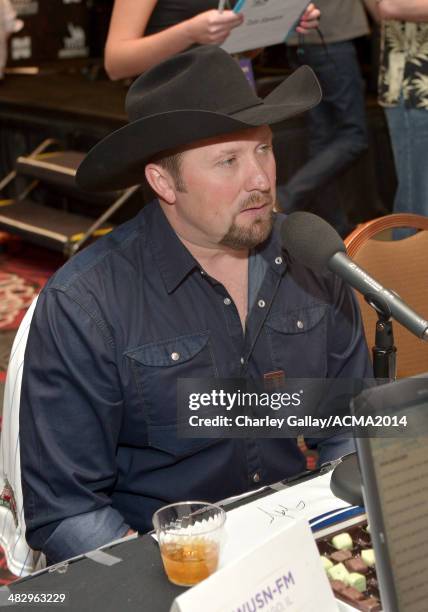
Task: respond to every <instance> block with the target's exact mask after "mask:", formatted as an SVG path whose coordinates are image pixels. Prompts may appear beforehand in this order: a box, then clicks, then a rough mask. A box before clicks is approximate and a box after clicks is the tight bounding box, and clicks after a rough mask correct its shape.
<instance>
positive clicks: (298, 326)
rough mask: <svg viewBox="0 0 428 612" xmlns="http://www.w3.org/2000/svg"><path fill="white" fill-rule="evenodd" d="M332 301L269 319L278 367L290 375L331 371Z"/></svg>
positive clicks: (318, 375)
mask: <svg viewBox="0 0 428 612" xmlns="http://www.w3.org/2000/svg"><path fill="white" fill-rule="evenodd" d="M328 308H329V306H328V304H315V305H313V306H307V307H305V308H299V309H298V310H293V311H290V312H285V313H284V314H281V313H278V312H277V313H275V314H273V315H272V316H271V317H269V318H268V320H267V321H266V328H267V335H268V342H269V347H270V351H271V357H272V361H273V364H274V368H276V369H278V370H284V372H285V375H286V376H287V378H323V377H324V376H326V373H327V316H326V314H327V311H328Z"/></svg>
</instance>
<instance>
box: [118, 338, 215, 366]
mask: <svg viewBox="0 0 428 612" xmlns="http://www.w3.org/2000/svg"><path fill="white" fill-rule="evenodd" d="M209 336H210V333H209V331H206V332H200V333H198V334H190V335H188V336H179V337H178V338H172V339H170V340H163V341H161V342H151V343H150V344H143V345H142V346H139V347H138V348H136V349H133V350H131V351H128V352H127V356H128V357H129V358H130V359H133V360H134V361H137V362H139V363H141V364H143V365H145V366H153V367H167V366H175V365H179V364H181V363H185V362H186V361H189V359H193V357H195V356H196V355H197V354H198V353H200V351H202V349H203V348H204V347H205V346H206V345H207V343H208V340H209Z"/></svg>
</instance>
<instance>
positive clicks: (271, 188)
mask: <svg viewBox="0 0 428 612" xmlns="http://www.w3.org/2000/svg"><path fill="white" fill-rule="evenodd" d="M181 176H182V183H183V186H184V187H185V191H178V190H176V191H175V202H174V204H173V205H172V206H168V205H165V204H164V205H163V208H164V210H165V212H166V214H167V217H168V219H169V220H170V223H171V224H172V226H173V227H174V229H175V231H176V232H177V234H178V235H179V236H180V237H181V238H183V239H185V240H187V241H189V242H191V243H193V244H196V245H198V246H202V247H208V248H218V247H219V246H220V245H223V246H225V247H229V248H232V249H236V250H241V249H249V248H252V247H254V246H256V245H257V244H259V243H261V242H263V241H264V240H266V238H267V237H268V236H269V234H270V232H271V229H272V223H273V206H274V202H275V181H276V166H275V159H274V155H273V151H272V132H271V130H270V128H269V127H268V126H261V127H257V128H251V129H248V130H244V131H242V132H235V133H233V134H230V135H228V136H224V137H221V138H215V139H210V140H209V141H203V142H202V143H201V146H197V147H193V148H191V149H188V150H186V151H184V153H183V155H182V159H181Z"/></svg>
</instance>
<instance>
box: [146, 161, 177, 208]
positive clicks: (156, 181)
mask: <svg viewBox="0 0 428 612" xmlns="http://www.w3.org/2000/svg"><path fill="white" fill-rule="evenodd" d="M144 172H145V175H146V179H147V182H148V183H149V185H150V187H151V188H152V189H153V191H154V192H155V194H156V195H157V196H158V197H159V198H160V199H161V200H163V201H164V202H166V203H167V204H175V200H176V194H175V191H176V189H175V185H174V180H173V178H172V176H171V175H170V174H169V172H168V171H167V170H165V169H164V168H162V166H159V165H158V164H153V163H150V164H147V166H146V167H145V168H144Z"/></svg>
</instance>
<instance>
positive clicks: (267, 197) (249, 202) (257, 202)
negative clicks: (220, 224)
mask: <svg viewBox="0 0 428 612" xmlns="http://www.w3.org/2000/svg"><path fill="white" fill-rule="evenodd" d="M268 204H273V197H272V195H271V194H266V193H265V194H261V193H252V194H251V195H250V196H249V197H248V198H246V199H245V200H244V201H243V202H242V204H241V212H242V211H244V210H248V209H249V208H255V207H256V206H266V205H268Z"/></svg>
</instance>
